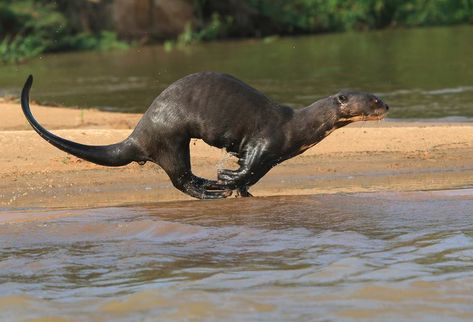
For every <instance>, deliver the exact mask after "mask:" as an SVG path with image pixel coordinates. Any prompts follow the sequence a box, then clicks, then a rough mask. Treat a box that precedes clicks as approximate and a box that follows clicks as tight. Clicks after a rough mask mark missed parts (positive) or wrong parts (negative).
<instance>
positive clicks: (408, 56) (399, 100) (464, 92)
mask: <svg viewBox="0 0 473 322" xmlns="http://www.w3.org/2000/svg"><path fill="white" fill-rule="evenodd" d="M472 39H473V26H461V27H443V28H425V29H407V30H402V29H396V30H384V31H373V32H365V33H342V34H328V35H318V36H305V37H293V38H279V39H278V38H267V39H266V40H243V41H225V42H216V43H205V44H200V45H193V46H189V47H186V48H183V49H174V50H172V51H170V52H166V51H165V50H164V49H163V47H162V46H154V47H146V48H132V49H130V50H128V51H118V52H104V53H69V54H57V55H46V56H44V57H40V58H37V59H35V60H32V61H30V62H28V63H26V64H21V65H18V66H0V96H1V95H2V94H3V95H17V94H18V93H19V91H20V88H21V86H22V84H23V83H24V81H25V79H26V76H27V75H28V74H30V73H31V74H33V75H34V76H35V79H36V80H35V84H34V86H33V91H32V97H33V98H34V99H37V100H39V101H42V102H44V103H54V104H60V105H66V106H83V107H99V108H102V109H107V110H121V111H129V112H144V111H145V110H146V109H147V107H148V106H149V105H150V103H151V102H152V101H153V99H154V98H155V97H156V96H157V95H158V94H159V93H160V92H161V91H162V90H163V89H164V88H165V87H167V86H168V85H169V84H171V83H172V82H174V81H175V80H177V79H179V78H180V77H183V76H185V75H187V74H190V73H193V72H197V71H202V70H214V71H221V72H226V73H230V74H233V75H235V76H236V77H238V78H240V79H242V80H244V81H246V82H248V83H250V84H251V85H253V86H254V87H256V88H257V89H259V90H261V91H263V92H264V93H266V94H267V95H269V96H270V97H272V98H273V99H274V100H276V101H278V102H281V103H285V104H289V105H291V106H294V107H299V106H303V105H307V104H310V103H311V102H313V101H314V100H316V99H318V98H320V97H323V96H327V95H331V94H334V93H335V92H337V91H338V90H339V89H342V88H352V89H359V90H364V91H368V92H375V93H377V94H379V95H380V96H381V97H383V98H384V99H385V100H386V101H387V102H388V103H389V105H390V106H391V107H392V109H391V111H390V117H391V118H402V119H413V118H440V119H442V118H448V119H449V120H456V119H460V120H463V119H464V118H465V117H466V118H471V117H473V68H471V66H473V41H472Z"/></svg>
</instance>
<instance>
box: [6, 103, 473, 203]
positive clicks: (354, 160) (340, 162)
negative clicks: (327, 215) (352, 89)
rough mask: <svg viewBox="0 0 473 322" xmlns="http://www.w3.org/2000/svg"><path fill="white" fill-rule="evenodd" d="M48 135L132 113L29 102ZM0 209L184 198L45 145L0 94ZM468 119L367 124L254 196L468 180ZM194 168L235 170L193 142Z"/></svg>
mask: <svg viewBox="0 0 473 322" xmlns="http://www.w3.org/2000/svg"><path fill="white" fill-rule="evenodd" d="M32 111H33V114H34V115H35V116H36V117H37V119H38V121H39V122H40V123H41V124H43V125H44V126H45V127H46V128H48V129H51V130H53V132H54V133H56V134H58V135H60V136H62V137H65V138H68V139H71V140H75V141H78V142H81V143H85V144H97V145H99V144H109V143H114V142H117V141H120V140H122V139H124V138H125V137H127V135H128V134H129V133H130V131H131V129H132V128H133V127H134V126H135V124H136V123H137V122H138V120H139V119H140V117H141V115H139V114H122V113H107V112H100V111H97V110H90V109H87V110H74V109H65V108H52V107H41V106H37V105H34V104H33V105H32ZM0 120H1V122H0V207H1V208H23V207H28V208H29V207H48V208H50V207H60V208H63V207H65V208H71V207H97V206H110V205H123V204H138V203H148V202H159V201H175V200H190V199H191V198H190V197H188V196H186V195H185V194H183V193H181V192H179V191H178V190H176V189H175V188H173V187H172V185H171V183H170V180H169V178H168V177H167V176H166V174H165V173H164V172H163V171H162V170H161V169H160V168H159V167H158V166H156V165H154V164H150V163H148V164H146V165H144V166H139V165H137V164H132V165H128V166H125V167H121V168H107V167H101V166H97V165H94V164H91V163H89V162H85V161H82V160H80V159H78V158H75V157H73V156H70V155H67V154H66V153H63V152H62V151H59V150H58V149H56V148H54V147H53V146H51V145H49V144H48V143H47V142H45V141H44V140H43V139H41V138H40V137H39V136H38V135H37V134H36V133H35V132H34V131H32V130H31V128H30V127H29V125H28V124H27V122H26V120H25V118H24V116H23V115H22V113H21V110H20V107H19V104H18V103H15V102H6V101H0ZM472 152H473V124H470V123H426V122H418V123H417V122H408V123H402V122H369V123H367V122H365V123H355V124H352V125H349V126H347V127H345V128H343V129H340V130H337V131H335V132H334V133H333V134H331V135H330V136H329V137H328V138H327V139H325V140H324V141H322V142H321V143H320V144H318V145H316V146H315V147H313V148H312V149H310V150H308V151H307V152H306V153H304V154H303V155H301V156H298V157H296V158H293V159H291V160H289V161H286V162H285V163H283V164H281V165H279V166H277V167H275V168H274V169H273V170H271V171H270V173H268V174H267V175H266V176H265V177H264V178H263V179H262V180H261V181H260V182H259V183H257V184H256V185H255V186H254V187H253V188H252V189H251V192H252V193H253V194H254V195H255V196H273V195H308V194H318V193H337V192H368V191H413V190H438V189H452V188H462V187H471V186H472V185H473V153H472ZM191 153H192V156H193V159H192V164H193V171H194V172H195V173H197V174H198V175H201V176H204V177H208V178H215V175H216V171H217V169H218V168H220V167H223V166H225V167H235V163H234V159H233V158H231V157H229V156H228V155H227V154H226V153H225V152H223V151H222V150H219V149H215V148H212V147H209V146H207V145H206V144H205V143H203V142H202V141H199V140H196V141H193V142H192V144H191Z"/></svg>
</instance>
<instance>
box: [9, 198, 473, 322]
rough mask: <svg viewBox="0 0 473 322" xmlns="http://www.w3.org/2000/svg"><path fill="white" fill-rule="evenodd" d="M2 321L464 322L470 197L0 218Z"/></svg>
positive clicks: (282, 201)
mask: <svg viewBox="0 0 473 322" xmlns="http://www.w3.org/2000/svg"><path fill="white" fill-rule="evenodd" d="M0 294H1V295H0V320H2V321H3V320H13V321H16V320H19V321H22V320H26V319H44V320H50V319H52V318H53V317H57V318H64V319H70V320H78V321H80V320H96V321H101V320H112V319H113V320H116V321H120V320H121V321H143V320H144V319H148V320H163V321H182V320H192V321H201V320H202V321H222V320H227V321H228V320H231V321H241V320H247V321H258V320H268V321H287V320H292V321H305V320H314V321H317V320H320V321H322V320H323V321H325V320H332V319H336V320H342V321H352V320H358V319H360V318H363V319H371V320H373V321H379V320H384V321H385V320H391V321H398V320H404V321H405V320H413V321H444V320H447V319H448V320H455V319H456V320H471V319H472V318H473V190H452V191H436V192H435V191H434V192H413V193H376V194H347V195H344V194H338V195H317V196H304V197H300V196H294V197H272V198H254V199H248V200H242V199H239V200H223V201H216V202H213V201H212V202H205V201H195V202H194V201H191V202H179V203H160V204H153V205H147V206H136V207H123V208H103V209H86V210H73V211H69V210H57V211H39V210H37V211H35V210H26V211H20V210H15V211H8V210H4V211H3V212H2V213H1V214H0Z"/></svg>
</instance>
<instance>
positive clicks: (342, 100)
mask: <svg viewBox="0 0 473 322" xmlns="http://www.w3.org/2000/svg"><path fill="white" fill-rule="evenodd" d="M337 101H338V103H340V104H345V103H347V102H348V97H347V96H346V95H343V94H340V95H338V96H337Z"/></svg>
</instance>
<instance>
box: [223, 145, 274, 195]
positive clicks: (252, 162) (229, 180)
mask: <svg viewBox="0 0 473 322" xmlns="http://www.w3.org/2000/svg"><path fill="white" fill-rule="evenodd" d="M267 150H268V149H267V145H265V144H258V145H255V146H249V147H247V148H246V149H245V153H242V157H241V158H240V159H239V160H238V164H239V165H240V168H238V169H237V170H227V169H222V170H219V171H218V183H219V186H220V188H223V187H225V189H238V190H239V192H240V194H241V196H244V197H249V196H251V194H250V193H249V192H248V187H249V186H251V185H253V184H255V183H256V182H257V181H258V180H259V179H261V178H262V177H263V176H264V175H265V174H266V173H267V172H268V171H269V170H270V169H271V165H270V164H271V163H270V162H269V160H270V158H269V157H268V155H267V152H266V151H267Z"/></svg>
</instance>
